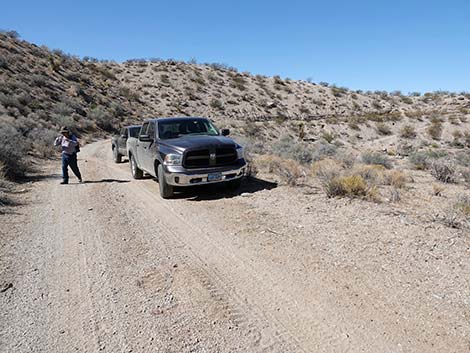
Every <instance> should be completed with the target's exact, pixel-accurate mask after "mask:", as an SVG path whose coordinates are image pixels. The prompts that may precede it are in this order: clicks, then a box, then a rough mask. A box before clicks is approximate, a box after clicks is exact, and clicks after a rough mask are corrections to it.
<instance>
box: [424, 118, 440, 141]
mask: <svg viewBox="0 0 470 353" xmlns="http://www.w3.org/2000/svg"><path fill="white" fill-rule="evenodd" d="M426 131H427V133H428V134H429V136H431V138H432V139H433V140H440V139H441V135H442V122H441V121H440V120H438V119H433V121H432V122H431V125H429V126H428V128H427V130H426Z"/></svg>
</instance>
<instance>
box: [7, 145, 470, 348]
mask: <svg viewBox="0 0 470 353" xmlns="http://www.w3.org/2000/svg"><path fill="white" fill-rule="evenodd" d="M79 164H80V167H81V169H82V173H83V175H84V180H85V181H86V182H85V183H84V184H70V185H67V186H63V185H59V181H60V176H59V175H58V174H57V173H58V172H59V165H58V162H54V163H51V165H47V166H46V167H45V168H44V173H45V174H46V177H45V178H43V179H39V180H37V181H36V182H34V183H32V184H31V186H30V187H29V189H30V190H29V192H27V193H26V194H25V195H24V196H23V200H22V201H23V205H20V206H17V207H15V208H13V210H12V212H11V213H9V214H5V215H1V216H0V220H1V224H2V226H1V230H0V236H1V244H0V245H1V248H0V256H1V257H0V266H1V267H0V275H1V278H0V285H1V287H0V352H2V353H16V352H113V353H114V352H374V353H376V352H469V351H470V309H469V307H470V290H469V288H470V285H469V279H470V273H469V260H468V259H469V255H470V250H469V249H470V242H469V235H468V233H466V232H465V231H464V230H456V229H448V228H445V227H444V226H440V225H433V224H430V225H429V224H426V223H424V221H423V220H422V217H421V216H420V215H419V214H413V213H412V212H410V213H408V214H405V213H402V212H397V211H394V210H393V209H391V208H390V206H389V205H375V204H370V203H367V202H363V201H350V200H328V199H326V198H325V197H324V196H323V195H320V193H318V192H316V191H315V190H310V191H308V190H307V191H306V190H301V189H292V188H289V187H287V186H280V187H277V188H275V187H273V185H271V184H269V183H265V182H262V181H250V182H249V183H247V184H245V186H244V188H245V189H242V191H243V192H246V193H244V194H243V195H240V193H235V194H234V193H230V192H227V191H225V190H223V189H220V188H209V189H203V190H198V191H193V192H191V193H189V194H185V195H183V196H180V197H177V198H176V199H174V200H168V201H167V200H162V199H161V198H160V196H159V194H158V185H157V183H156V182H155V181H154V180H152V179H150V178H148V179H144V180H131V176H130V171H129V167H128V164H127V163H123V164H114V163H113V162H112V157H111V149H110V143H109V141H100V142H96V143H93V144H90V145H88V146H86V147H84V148H83V149H82V152H81V153H80V155H79Z"/></svg>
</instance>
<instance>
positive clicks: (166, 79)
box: [160, 74, 170, 85]
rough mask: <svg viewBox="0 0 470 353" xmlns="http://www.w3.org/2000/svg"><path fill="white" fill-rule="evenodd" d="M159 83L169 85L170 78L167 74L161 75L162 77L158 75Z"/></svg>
mask: <svg viewBox="0 0 470 353" xmlns="http://www.w3.org/2000/svg"><path fill="white" fill-rule="evenodd" d="M160 81H162V83H164V84H167V85H169V84H170V76H168V75H167V74H162V75H160Z"/></svg>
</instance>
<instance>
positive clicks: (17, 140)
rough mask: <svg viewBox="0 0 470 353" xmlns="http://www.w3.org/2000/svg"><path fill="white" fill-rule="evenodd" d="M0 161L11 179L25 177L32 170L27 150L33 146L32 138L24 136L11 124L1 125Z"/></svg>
mask: <svg viewBox="0 0 470 353" xmlns="http://www.w3.org/2000/svg"><path fill="white" fill-rule="evenodd" d="M0 141H2V143H0V163H1V164H2V165H3V167H2V169H3V173H4V174H5V176H6V177H7V178H9V179H12V180H15V179H18V178H21V177H24V175H25V173H26V172H28V171H30V170H31V164H30V163H29V161H28V159H27V152H28V151H29V150H30V148H31V141H30V139H28V138H26V137H25V136H23V135H22V134H21V133H20V132H19V131H18V130H17V129H16V128H14V127H13V126H11V125H4V126H1V127H0Z"/></svg>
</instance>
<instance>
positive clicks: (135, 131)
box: [111, 125, 142, 163]
mask: <svg viewBox="0 0 470 353" xmlns="http://www.w3.org/2000/svg"><path fill="white" fill-rule="evenodd" d="M141 127H142V125H131V126H126V127H123V128H121V130H120V131H119V135H116V136H114V137H113V138H112V140H111V148H112V149H113V159H114V162H116V163H121V162H122V157H123V156H127V140H128V139H129V137H137V136H138V135H139V131H140V128H141Z"/></svg>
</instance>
